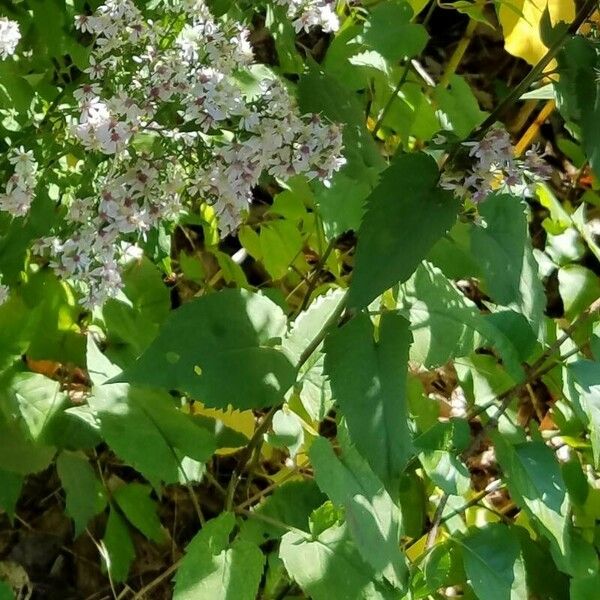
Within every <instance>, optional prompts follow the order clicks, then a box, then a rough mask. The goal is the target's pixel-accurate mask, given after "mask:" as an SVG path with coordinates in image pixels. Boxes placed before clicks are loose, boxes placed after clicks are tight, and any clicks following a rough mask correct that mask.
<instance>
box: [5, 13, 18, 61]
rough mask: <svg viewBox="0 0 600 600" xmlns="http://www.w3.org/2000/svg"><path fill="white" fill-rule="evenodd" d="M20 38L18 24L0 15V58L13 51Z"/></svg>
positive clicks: (9, 54)
mask: <svg viewBox="0 0 600 600" xmlns="http://www.w3.org/2000/svg"><path fill="white" fill-rule="evenodd" d="M20 39H21V32H20V31H19V24H18V23H16V22H15V21H11V20H10V19H7V18H6V17H0V60H4V59H5V58H8V57H9V56H11V55H12V54H14V53H15V50H16V49H17V44H18V43H19V40H20Z"/></svg>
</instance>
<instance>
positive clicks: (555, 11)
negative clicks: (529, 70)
mask: <svg viewBox="0 0 600 600" xmlns="http://www.w3.org/2000/svg"><path fill="white" fill-rule="evenodd" d="M546 6H547V7H548V10H549V12H550V19H551V21H552V24H553V25H556V23H559V22H560V21H564V22H565V23H571V22H572V21H573V19H574V18H575V0H503V2H502V4H501V5H500V10H499V11H498V20H499V21H500V24H501V25H502V31H503V33H504V47H505V49H506V51H507V52H509V53H510V54H512V55H513V56H518V57H519V58H522V59H524V60H526V61H527V62H528V63H529V64H530V65H535V64H537V63H538V62H539V60H540V59H541V58H542V57H543V56H544V54H546V51H547V50H548V49H547V48H546V46H545V45H544V43H543V42H542V39H541V37H540V21H541V19H542V14H543V13H544V10H545V9H546ZM549 68H553V65H550V66H549Z"/></svg>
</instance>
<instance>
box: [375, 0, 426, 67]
mask: <svg viewBox="0 0 600 600" xmlns="http://www.w3.org/2000/svg"><path fill="white" fill-rule="evenodd" d="M412 17H413V10H412V8H411V6H410V5H409V4H408V2H404V1H403V0H400V1H398V0H392V1H390V2H383V3H381V4H379V5H377V6H376V7H375V8H374V9H373V10H372V11H371V13H370V15H369V19H368V21H367V23H366V24H365V28H364V36H363V37H364V42H365V44H366V45H367V46H369V47H371V48H373V49H374V50H377V52H379V53H381V54H382V55H383V56H384V57H385V58H386V59H387V60H389V61H391V62H396V61H398V60H400V59H402V58H405V57H408V58H411V57H413V56H417V55H418V54H420V53H421V52H422V51H423V49H424V48H425V46H426V44H427V40H428V39H429V35H428V34H427V30H426V29H425V27H423V25H420V24H416V23H411V19H412Z"/></svg>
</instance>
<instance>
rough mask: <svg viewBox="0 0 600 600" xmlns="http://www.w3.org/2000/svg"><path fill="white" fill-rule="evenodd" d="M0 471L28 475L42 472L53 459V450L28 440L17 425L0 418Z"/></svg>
mask: <svg viewBox="0 0 600 600" xmlns="http://www.w3.org/2000/svg"><path fill="white" fill-rule="evenodd" d="M0 440H2V443H0V469H3V470H6V471H11V472H13V473H18V474H19V475H29V474H30V473H39V472H40V471H43V470H44V469H45V468H46V467H47V466H48V465H49V464H50V463H51V462H52V459H53V458H54V454H55V452H56V450H55V448H52V447H50V446H45V445H42V444H40V443H38V442H33V441H32V440H30V439H28V438H27V437H26V436H25V434H24V433H23V432H22V430H21V428H20V427H19V426H18V425H17V424H10V425H9V424H6V423H3V422H2V417H1V416H0Z"/></svg>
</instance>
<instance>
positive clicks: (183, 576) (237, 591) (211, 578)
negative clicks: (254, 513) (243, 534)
mask: <svg viewBox="0 0 600 600" xmlns="http://www.w3.org/2000/svg"><path fill="white" fill-rule="evenodd" d="M234 526H235V517H234V516H233V514H231V513H228V512H225V513H222V514H220V515H219V516H218V517H217V518H215V519H212V520H211V521H208V522H207V523H206V524H205V525H204V526H203V527H202V529H201V530H200V532H199V533H198V534H197V535H196V536H195V537H194V538H193V539H192V541H191V542H190V543H189V544H188V546H187V548H186V550H185V557H184V558H183V561H182V563H181V566H180V567H179V569H178V571H177V574H176V575H175V592H174V594H173V600H198V599H199V598H210V599H211V600H255V598H256V594H257V592H258V586H259V584H260V580H261V578H262V573H263V566H264V562H265V557H264V556H263V553H262V552H261V551H260V549H259V548H258V546H256V545H255V544H253V543H251V542H248V541H245V540H240V539H238V540H234V541H233V542H232V543H230V541H229V537H230V535H231V532H232V531H233V528H234Z"/></svg>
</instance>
